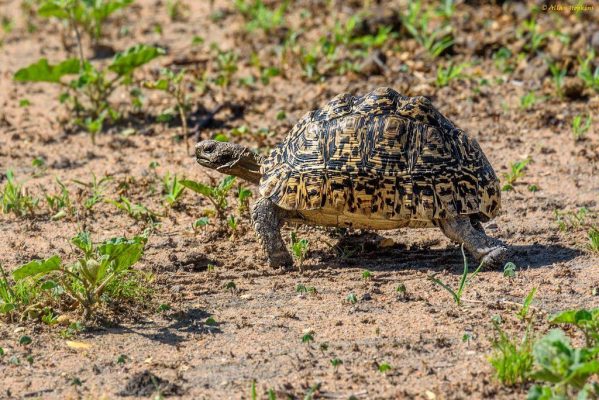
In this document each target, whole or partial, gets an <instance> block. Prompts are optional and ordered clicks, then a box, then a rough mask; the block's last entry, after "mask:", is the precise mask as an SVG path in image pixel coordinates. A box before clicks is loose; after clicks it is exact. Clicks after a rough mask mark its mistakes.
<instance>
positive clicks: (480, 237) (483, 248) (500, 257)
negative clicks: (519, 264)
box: [439, 216, 509, 268]
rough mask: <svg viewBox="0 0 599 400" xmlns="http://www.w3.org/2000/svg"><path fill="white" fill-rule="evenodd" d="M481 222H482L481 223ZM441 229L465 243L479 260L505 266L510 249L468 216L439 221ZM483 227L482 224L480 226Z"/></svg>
mask: <svg viewBox="0 0 599 400" xmlns="http://www.w3.org/2000/svg"><path fill="white" fill-rule="evenodd" d="M479 224H480V223H479ZM439 226H440V228H441V231H443V233H444V234H445V236H447V237H448V238H450V239H451V240H453V241H454V242H457V243H463V244H464V247H465V248H466V250H468V251H469V252H470V253H471V254H472V255H473V256H474V257H475V258H476V259H477V260H478V262H484V264H485V265H487V266H491V267H495V268H496V267H500V266H503V263H505V262H506V261H507V258H508V256H509V250H508V248H507V247H506V246H505V244H504V243H503V242H502V241H501V240H497V239H494V238H492V237H489V236H487V235H486V234H485V232H484V230H482V229H476V228H475V226H473V225H472V223H471V222H470V218H469V217H468V216H461V217H457V218H452V219H447V220H441V221H439ZM480 228H482V225H481V226H480Z"/></svg>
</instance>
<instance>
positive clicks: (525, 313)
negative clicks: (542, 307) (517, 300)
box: [518, 287, 537, 319]
mask: <svg viewBox="0 0 599 400" xmlns="http://www.w3.org/2000/svg"><path fill="white" fill-rule="evenodd" d="M535 293H537V288H536V287H535V288H532V289H531V290H530V292H528V295H527V296H526V298H525V299H524V303H523V304H522V307H521V308H520V311H518V318H520V319H526V317H527V316H528V310H529V309H530V305H531V304H532V300H533V298H534V297H535Z"/></svg>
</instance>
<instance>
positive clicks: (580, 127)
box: [572, 114, 593, 141]
mask: <svg viewBox="0 0 599 400" xmlns="http://www.w3.org/2000/svg"><path fill="white" fill-rule="evenodd" d="M592 122H593V117H592V116H591V114H588V115H587V117H586V118H585V120H584V122H583V120H582V115H575V116H574V118H572V133H573V134H574V140H577V141H578V140H580V139H582V138H583V137H584V135H585V134H586V133H587V132H588V131H589V129H591V123H592Z"/></svg>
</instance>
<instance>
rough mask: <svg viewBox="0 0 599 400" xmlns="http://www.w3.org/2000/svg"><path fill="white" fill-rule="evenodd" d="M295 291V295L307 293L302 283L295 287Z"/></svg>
mask: <svg viewBox="0 0 599 400" xmlns="http://www.w3.org/2000/svg"><path fill="white" fill-rule="evenodd" d="M295 291H296V293H300V294H304V293H308V289H307V288H306V285H304V284H302V283H298V285H297V286H296V287H295Z"/></svg>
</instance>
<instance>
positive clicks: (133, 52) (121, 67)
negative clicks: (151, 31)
mask: <svg viewBox="0 0 599 400" xmlns="http://www.w3.org/2000/svg"><path fill="white" fill-rule="evenodd" d="M162 54H164V51H163V50H162V49H159V48H156V47H152V46H146V45H137V46H133V47H131V48H129V49H128V50H126V51H124V52H121V53H117V54H116V55H115V56H114V58H113V60H112V62H111V63H110V64H109V65H108V67H107V68H105V69H101V70H99V69H97V68H96V67H95V66H93V65H92V64H91V63H89V62H88V61H86V60H84V59H83V58H81V59H79V60H78V59H76V58H70V59H68V60H66V61H63V62H61V63H59V64H57V65H51V64H49V63H48V61H47V60H46V59H45V58H42V59H40V60H38V61H37V62H36V63H34V64H31V65H29V66H28V67H25V68H21V69H20V70H18V71H17V72H16V73H15V74H14V79H15V80H16V81H19V82H49V83H53V84H56V85H59V86H60V87H62V88H63V89H64V92H63V93H62V94H61V95H60V98H59V99H60V102H61V103H66V104H67V105H68V108H69V110H70V112H71V113H72V114H73V115H74V116H75V118H74V123H75V124H76V125H78V126H80V127H82V128H84V129H85V130H87V131H88V132H89V133H90V134H91V139H92V142H93V143H95V137H96V134H97V133H98V132H100V131H101V130H102V127H103V124H104V121H105V120H106V119H107V118H108V119H110V120H112V121H116V120H118V119H119V118H120V113H119V112H118V110H116V109H115V108H113V107H112V105H111V104H110V102H109V98H110V96H111V95H112V93H113V92H114V91H115V90H116V89H117V88H118V87H119V86H120V85H129V84H130V83H131V82H132V80H133V73H134V71H135V70H136V69H137V68H139V67H141V66H142V65H144V64H146V63H148V62H150V61H152V60H153V59H155V58H156V57H158V56H160V55H162ZM107 71H110V72H111V73H112V76H109V74H108V72H107ZM67 75H76V77H75V79H73V80H71V81H70V82H68V83H65V82H64V81H63V80H62V78H63V77H65V76H67Z"/></svg>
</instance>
